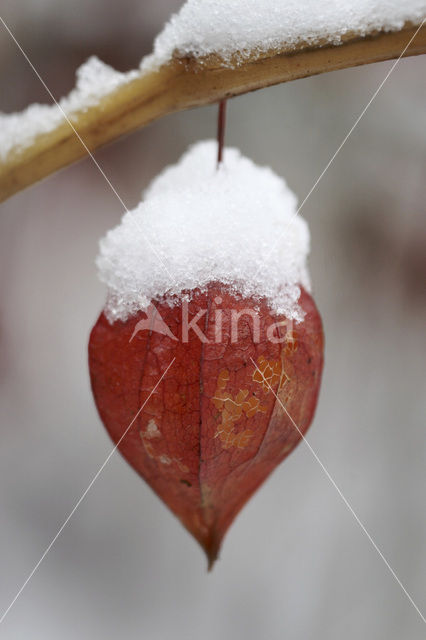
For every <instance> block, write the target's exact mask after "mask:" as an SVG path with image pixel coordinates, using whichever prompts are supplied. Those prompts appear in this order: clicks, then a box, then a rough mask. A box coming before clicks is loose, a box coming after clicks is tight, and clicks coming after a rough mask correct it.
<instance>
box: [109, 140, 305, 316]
mask: <svg viewBox="0 0 426 640" xmlns="http://www.w3.org/2000/svg"><path fill="white" fill-rule="evenodd" d="M216 154H217V144H216V142H214V141H205V142H200V143H198V144H196V145H194V146H193V147H191V148H190V149H189V150H188V151H187V153H186V154H184V156H183V157H182V158H181V160H180V161H179V162H178V163H177V164H176V165H173V166H171V167H168V168H166V169H165V170H164V171H163V172H162V173H161V174H160V175H159V176H158V177H157V178H155V180H154V181H153V182H152V184H151V185H150V187H149V188H148V189H147V190H146V192H145V194H144V199H143V201H142V202H141V203H140V204H139V206H138V207H136V209H134V210H133V211H130V212H127V213H126V214H125V215H124V216H123V219H122V221H121V224H120V225H119V226H117V227H116V228H115V229H112V230H111V231H109V232H108V233H107V235H106V236H105V237H104V238H103V239H102V240H101V242H100V254H99V256H98V258H97V266H98V269H99V276H100V279H101V280H102V281H103V282H104V283H106V285H107V289H108V297H107V304H106V309H105V310H106V315H107V317H108V319H109V321H110V322H114V321H115V320H117V319H120V320H125V319H126V318H127V317H129V316H130V315H132V314H134V313H136V312H137V311H138V310H140V309H146V308H147V307H148V305H149V304H150V302H151V301H154V302H155V300H158V299H159V298H162V297H163V296H164V297H165V298H166V300H167V302H168V304H170V305H173V304H175V303H176V302H177V300H178V299H181V294H182V292H188V291H191V290H193V289H195V288H199V289H200V290H202V291H203V290H205V289H206V286H207V285H208V284H209V283H210V282H221V283H223V284H225V285H227V286H229V287H230V289H231V290H232V291H234V292H236V293H239V294H241V295H242V296H253V297H254V298H255V299H260V298H266V299H267V300H268V302H269V304H270V306H271V308H272V309H273V310H275V311H276V312H277V313H283V314H285V315H286V316H287V317H288V318H289V319H294V320H296V321H300V320H301V319H302V318H303V314H302V312H301V309H300V308H299V306H298V304H297V302H298V299H299V296H300V286H299V285H303V286H304V287H306V288H307V289H309V276H308V272H307V266H306V259H307V255H308V252H309V230H308V226H307V224H306V222H305V221H304V220H303V219H302V218H301V217H300V216H299V215H298V214H297V199H296V197H295V195H294V194H293V193H292V192H291V191H290V189H289V188H288V187H287V185H286V183H285V181H284V180H283V179H282V178H280V177H278V176H277V175H276V174H275V173H274V172H273V171H272V170H271V169H270V168H268V167H259V166H256V165H255V164H254V163H253V162H252V161H251V160H249V159H248V158H245V157H243V156H242V155H241V154H240V152H239V151H238V150H237V149H228V148H227V149H225V151H224V161H223V163H222V164H221V165H220V167H219V169H217V168H216ZM189 295H190V294H189Z"/></svg>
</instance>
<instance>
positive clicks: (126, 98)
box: [0, 26, 426, 202]
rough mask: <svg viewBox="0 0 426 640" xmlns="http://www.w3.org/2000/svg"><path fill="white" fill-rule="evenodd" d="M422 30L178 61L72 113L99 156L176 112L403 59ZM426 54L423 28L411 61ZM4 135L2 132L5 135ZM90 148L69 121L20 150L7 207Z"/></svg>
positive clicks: (10, 168)
mask: <svg viewBox="0 0 426 640" xmlns="http://www.w3.org/2000/svg"><path fill="white" fill-rule="evenodd" d="M417 28H418V27H412V26H406V27H404V28H403V29H401V30H400V31H396V32H390V33H383V32H381V33H376V34H374V35H369V36H366V37H363V38H361V37H359V36H355V35H353V34H352V35H348V36H347V37H346V39H345V41H344V42H343V44H341V45H330V44H323V45H322V46H320V45H316V46H315V47H307V46H304V45H300V46H299V47H298V48H296V49H294V48H293V49H292V50H288V49H286V48H285V47H283V48H282V49H281V50H280V51H272V52H269V53H262V54H260V55H256V56H254V55H253V56H252V57H251V58H249V59H248V60H247V61H245V62H244V63H243V64H241V65H239V66H235V67H232V68H229V67H224V66H223V62H222V61H221V60H220V58H219V57H217V56H209V57H206V58H204V59H197V58H191V57H186V58H178V57H175V58H173V59H172V60H171V61H170V62H169V63H168V64H166V65H164V66H163V67H161V68H160V69H159V70H158V71H155V72H145V73H143V72H140V74H139V75H138V76H137V77H136V78H135V79H133V80H131V81H130V82H128V83H126V84H123V85H121V86H119V87H118V88H117V89H116V90H114V91H113V92H111V93H110V94H108V95H107V96H104V97H103V98H102V99H101V100H100V101H99V103H98V104H97V105H96V106H93V107H90V108H89V109H87V110H86V111H82V112H78V113H74V114H72V115H71V116H70V119H71V121H72V123H73V126H74V127H75V129H76V130H77V131H78V133H79V135H80V136H81V138H82V140H84V143H85V144H86V145H87V147H88V148H89V149H90V151H95V150H96V149H98V148H99V147H101V146H103V145H105V144H107V143H108V142H112V141H113V140H116V139H117V138H119V137H120V136H122V135H124V134H127V133H130V132H132V131H135V130H136V129H138V128H139V127H143V126H145V125H147V124H148V123H150V122H152V121H154V120H157V119H158V118H161V117H162V116H165V115H167V114H169V113H175V112H177V111H182V110H184V109H190V108H192V107H198V106H201V105H206V104H210V103H213V102H218V101H220V100H223V99H225V98H230V97H232V96H237V95H240V94H243V93H247V92H248V91H254V90H256V89H262V88H264V87H268V86H271V85H274V84H279V83H280V82H288V81H290V80H295V79H297V78H304V77H307V76H312V75H315V74H318V73H324V72H327V71H333V70H335V69H345V68H348V67H354V66H357V65H362V64H367V63H372V62H379V61H382V60H389V59H392V58H397V57H399V56H400V55H401V52H402V51H403V50H404V48H405V47H406V46H407V43H408V42H409V41H410V39H411V38H412V37H413V35H414V34H415V32H416V29H417ZM421 53H426V27H422V28H421V29H420V30H419V32H418V33H417V35H416V37H415V38H414V40H413V41H412V42H411V44H410V45H409V46H408V48H407V50H406V51H405V53H404V56H411V55H419V54H421ZM0 135H1V133H0ZM86 155H87V151H86V149H85V148H84V146H83V145H82V143H81V141H80V140H79V139H78V137H77V136H76V135H75V133H74V131H73V130H72V127H71V126H70V125H69V124H68V123H67V122H66V120H65V119H64V121H63V122H62V123H61V124H60V125H59V126H57V127H56V129H54V130H53V131H51V132H49V133H43V134H40V135H38V136H37V137H36V138H35V139H34V140H33V142H32V143H31V144H29V146H27V147H25V148H19V149H18V148H15V149H13V150H12V151H11V153H9V155H8V156H7V157H6V160H5V161H4V162H3V163H0V202H1V201H2V200H5V199H6V198H8V197H10V196H11V195H13V194H14V193H16V192H18V191H20V190H21V189H24V188H25V187H27V186H29V185H31V184H33V183H35V182H37V181H38V180H41V179H43V178H45V177H47V176H48V175H50V174H51V173H54V172H55V171H58V170H59V169H61V168H63V167H66V166H68V165H70V164H71V163H73V162H75V161H77V160H79V159H80V158H83V157H84V156H86Z"/></svg>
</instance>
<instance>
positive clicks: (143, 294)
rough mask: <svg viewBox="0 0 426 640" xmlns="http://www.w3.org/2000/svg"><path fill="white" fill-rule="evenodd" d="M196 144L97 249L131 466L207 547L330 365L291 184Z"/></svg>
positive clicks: (284, 442) (276, 458)
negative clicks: (219, 160) (220, 157)
mask: <svg viewBox="0 0 426 640" xmlns="http://www.w3.org/2000/svg"><path fill="white" fill-rule="evenodd" d="M215 160H216V143H215V142H213V141H209V142H202V143H198V144H197V145H195V146H193V147H192V148H191V149H190V150H189V151H188V152H187V153H186V154H185V155H184V156H183V157H182V159H181V160H180V162H179V163H178V164H177V165H175V166H172V167H169V168H167V169H166V170H165V171H164V172H163V173H162V174H161V175H159V176H158V177H157V178H156V179H155V180H154V181H153V183H152V184H151V186H150V187H149V188H148V190H147V191H146V193H145V195H144V199H143V201H142V202H141V204H140V205H139V206H138V207H137V208H136V209H135V210H134V211H131V212H128V213H126V214H125V215H124V217H123V220H122V222H121V224H120V225H119V226H118V227H116V228H115V229H113V230H112V231H110V232H109V233H108V234H107V235H106V237H105V238H104V239H103V240H102V241H101V245H100V255H99V257H98V261H97V264H98V268H99V273H100V277H101V280H102V281H104V282H105V283H106V285H107V290H108V295H107V301H106V305H105V308H104V310H103V311H102V313H101V315H100V316H99V319H98V321H97V322H96V324H95V326H94V328H93V330H92V333H91V337H90V344H89V363H90V374H91V382H92V388H93V393H94V397H95V401H96V404H97V407H98V410H99V414H100V416H101V419H102V421H103V423H104V425H105V427H106V429H107V431H108V432H109V434H110V436H111V438H112V439H113V441H114V442H115V443H116V444H117V445H118V449H119V450H120V452H121V453H122V455H123V456H124V458H125V459H126V460H127V461H128V463H129V464H130V465H131V466H132V467H133V468H134V469H135V470H136V471H137V472H138V473H139V474H140V475H141V476H142V478H144V479H145V480H146V482H147V483H148V484H149V485H150V486H151V487H152V489H153V490H154V491H155V492H156V493H157V495H158V496H159V497H160V498H161V499H162V500H163V501H164V502H165V503H166V504H167V505H168V506H169V508H170V509H171V510H172V511H173V512H174V513H175V514H176V515H177V516H178V517H179V519H180V520H181V522H182V523H183V525H184V526H185V527H186V528H187V529H188V530H189V531H190V532H191V533H192V535H193V536H194V537H195V538H196V539H197V540H198V541H199V543H200V544H201V545H202V547H203V548H204V549H205V551H206V553H207V556H208V560H209V565H210V566H211V565H212V563H213V562H214V560H215V559H216V557H217V554H218V551H219V548H220V545H221V542H222V539H223V536H224V535H225V533H226V531H227V529H228V527H229V525H230V524H231V523H232V521H233V519H234V518H235V516H236V514H237V513H238V511H239V510H240V509H241V508H242V506H243V505H244V503H245V502H246V501H247V500H248V499H249V498H250V496H251V495H252V494H253V493H254V491H256V489H257V488H258V487H259V486H260V484H261V483H262V482H263V481H264V480H265V478H267V476H268V475H269V474H270V473H271V471H272V470H273V469H274V468H275V467H276V466H277V465H278V464H279V463H280V462H281V461H282V460H283V459H284V458H285V457H286V456H287V455H288V454H289V453H290V452H291V451H292V450H293V449H294V447H295V446H296V445H297V443H298V442H299V441H300V439H301V438H302V437H303V434H304V433H305V432H306V430H307V429H308V427H309V425H310V423H311V420H312V417H313V414H314V410H315V406H316V402H317V397H318V391H319V386H320V380H321V371H322V365H323V333H322V326H321V319H320V316H319V313H318V311H317V308H316V306H315V303H314V301H313V299H312V297H311V295H310V293H309V289H310V285H309V276H308V272H307V266H306V259H307V254H308V251H309V232H308V228H307V225H306V222H305V221H304V220H303V219H302V218H301V217H300V216H299V215H298V214H297V210H296V198H295V196H294V195H293V193H292V192H291V191H290V190H289V189H288V187H287V185H286V183H285V182H284V180H282V179H281V178H279V177H278V176H277V175H275V174H274V173H273V172H272V171H271V170H270V169H269V168H265V167H258V166H256V165H255V164H254V163H253V162H251V161H250V160H249V159H247V158H244V157H243V156H241V154H240V153H239V152H238V151H237V150H236V149H225V151H224V157H223V162H222V163H221V164H220V165H219V167H218V169H216V166H215Z"/></svg>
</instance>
